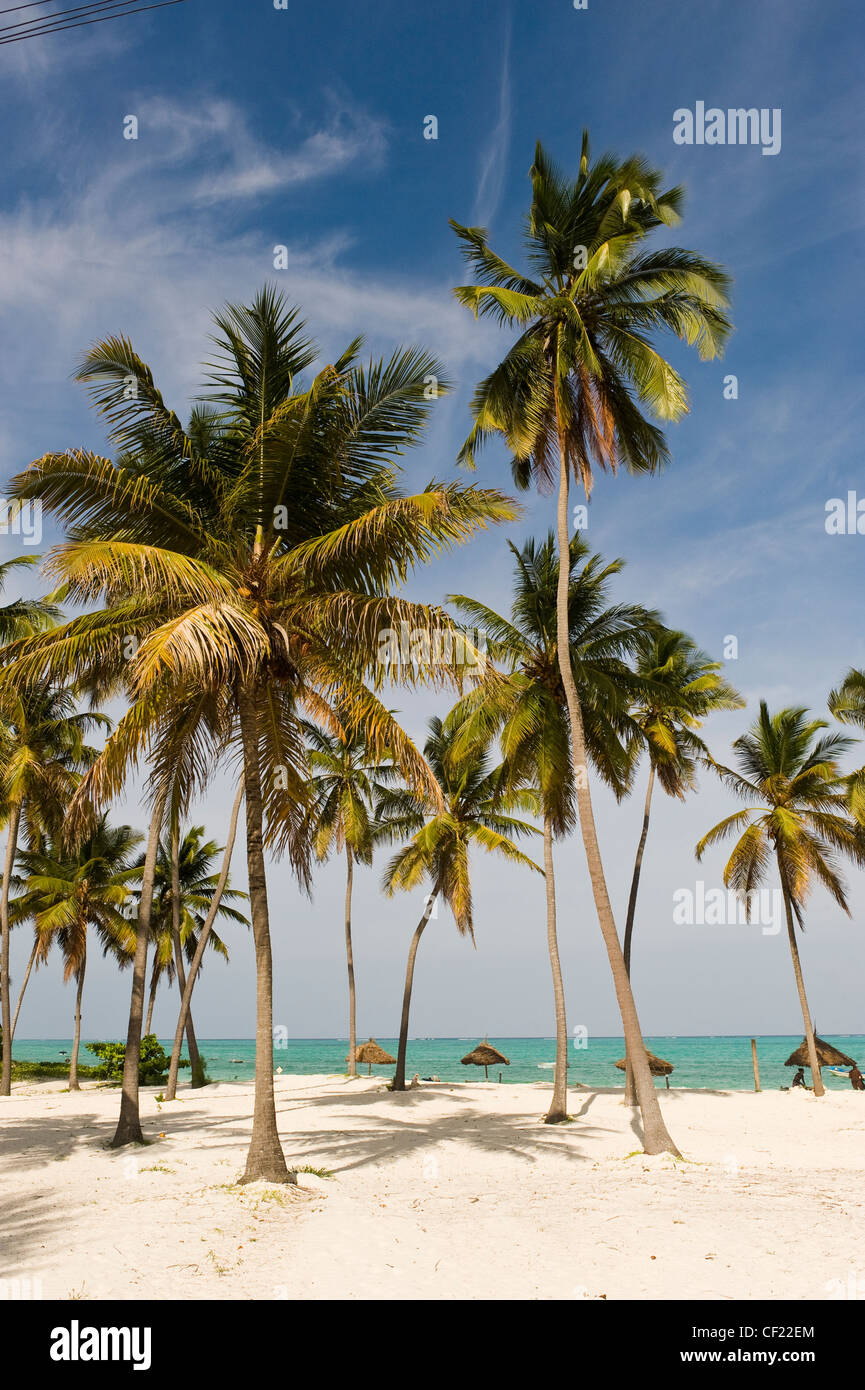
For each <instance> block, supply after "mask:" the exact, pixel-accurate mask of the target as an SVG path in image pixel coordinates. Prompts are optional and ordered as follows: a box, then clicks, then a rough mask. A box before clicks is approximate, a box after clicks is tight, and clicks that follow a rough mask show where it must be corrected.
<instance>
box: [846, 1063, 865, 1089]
mask: <svg viewBox="0 0 865 1390" xmlns="http://www.w3.org/2000/svg"><path fill="white" fill-rule="evenodd" d="M847 1075H848V1076H849V1077H850V1085H851V1086H852V1087H853V1090H854V1091H865V1076H863V1075H862V1073H861V1071H860V1070H859V1068H858V1067H857V1065H856V1063H855V1062H854V1063H853V1065H852V1067H851V1068H850V1070H849V1072H848V1073H847Z"/></svg>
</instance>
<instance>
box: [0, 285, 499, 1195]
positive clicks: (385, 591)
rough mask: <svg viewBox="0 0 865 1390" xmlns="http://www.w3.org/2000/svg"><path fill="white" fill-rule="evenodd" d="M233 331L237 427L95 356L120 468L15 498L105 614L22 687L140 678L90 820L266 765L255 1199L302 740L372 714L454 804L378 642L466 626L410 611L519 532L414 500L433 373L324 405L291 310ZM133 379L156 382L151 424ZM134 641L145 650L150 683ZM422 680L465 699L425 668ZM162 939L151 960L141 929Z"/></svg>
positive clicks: (396, 752)
mask: <svg viewBox="0 0 865 1390" xmlns="http://www.w3.org/2000/svg"><path fill="white" fill-rule="evenodd" d="M216 324H217V330H218V336H217V345H218V346H217V350H218V360H217V362H216V364H215V365H214V367H213V369H212V371H213V375H212V377H211V381H210V384H211V385H212V386H213V387H214V388H215V394H214V395H213V396H212V397H211V399H212V402H213V403H214V404H215V406H216V408H215V409H211V408H209V407H208V408H206V409H200V410H198V411H196V413H195V414H194V416H193V418H192V421H191V423H190V426H189V428H188V429H187V430H184V429H183V428H182V426H181V424H180V422H179V420H178V418H177V416H176V415H174V413H173V412H171V411H169V410H168V409H167V407H166V406H165V405H164V403H163V400H162V397H161V396H160V394H159V392H158V391H157V389H156V387H155V385H154V384H153V376H152V373H151V371H150V369H149V368H148V367H147V366H146V364H144V363H143V362H142V361H141V359H140V358H139V357H138V356H137V355H136V354H135V353H134V351H133V349H132V347H131V345H130V344H129V343H128V342H127V341H126V340H125V339H122V338H115V339H109V340H107V341H106V342H105V343H103V344H101V345H99V346H97V347H96V348H94V349H93V350H92V351H91V352H90V353H89V354H88V356H87V358H86V360H85V362H84V364H83V366H82V368H81V371H80V373H79V375H80V376H81V377H82V379H84V380H87V381H88V382H90V384H91V389H92V392H93V395H94V398H95V400H96V403H97V405H98V407H99V409H100V410H101V411H102V412H103V413H104V414H105V415H106V416H107V418H108V420H109V423H110V427H111V428H110V433H111V438H112V440H113V442H114V443H115V445H116V446H117V448H118V450H119V451H120V452H119V456H118V458H117V459H116V460H114V461H112V460H108V459H104V458H98V457H96V456H94V455H92V454H90V453H88V452H86V451H78V452H74V451H73V452H70V453H65V454H49V455H47V456H46V457H44V458H42V459H40V460H38V461H37V462H36V463H34V464H32V465H31V467H30V468H29V469H28V470H26V471H25V472H24V473H22V474H20V475H18V477H17V478H15V479H13V480H12V483H11V487H10V494H11V496H12V497H13V498H21V499H25V498H31V497H32V498H40V499H41V500H42V502H43V505H44V506H45V507H46V508H47V509H48V510H49V511H51V512H53V513H54V514H56V515H57V516H58V518H59V519H60V520H61V521H62V522H64V523H65V524H66V525H67V528H69V533H70V539H69V541H68V542H67V543H66V544H65V545H64V546H62V547H60V548H59V549H58V550H57V551H56V552H55V553H54V555H53V558H52V559H51V562H50V565H49V570H50V572H51V573H52V574H56V575H57V578H58V579H59V580H60V581H61V582H62V583H64V584H65V585H66V586H67V591H68V594H69V598H70V600H72V601H82V602H83V601H89V602H90V603H93V602H94V601H100V602H101V603H102V605H103V606H102V608H101V609H100V610H99V611H98V612H97V613H95V614H94V613H91V614H88V615H85V616H84V617H81V618H76V619H73V620H72V621H71V622H70V623H69V624H67V625H65V626H64V627H61V628H59V629H58V631H57V632H56V633H55V634H52V635H51V636H49V637H47V638H46V639H45V640H44V641H40V640H34V641H32V642H30V643H26V644H24V645H23V647H22V648H21V650H20V651H19V652H18V653H17V657H16V661H15V665H14V671H15V672H16V673H19V674H20V673H21V672H26V671H31V672H33V673H37V672H43V671H44V670H46V669H48V670H50V671H53V672H55V673H56V672H57V671H58V670H69V671H74V672H76V673H77V672H79V671H81V672H83V673H86V672H88V671H90V672H93V671H94V670H95V671H97V672H99V673H101V676H102V679H103V680H108V679H111V678H116V673H117V671H118V670H119V669H121V668H123V667H124V663H125V674H126V676H127V678H128V680H129V684H130V689H131V693H132V698H133V704H132V707H131V709H130V711H129V713H128V714H127V715H126V716H125V717H124V719H123V720H121V722H120V724H119V725H118V729H117V731H116V733H115V735H114V736H113V738H112V739H111V740H109V742H108V745H107V746H106V749H105V752H104V754H103V757H102V758H101V759H100V762H99V764H98V765H97V767H96V768H94V771H93V775H92V776H91V777H89V778H88V779H87V781H86V784H85V786H84V787H83V788H82V793H81V798H80V800H81V801H82V802H83V800H84V798H91V799H93V800H95V801H96V802H97V803H100V802H102V801H104V800H105V799H107V798H108V797H110V796H111V795H114V794H115V793H116V791H117V790H118V788H119V787H120V786H122V783H123V779H124V777H125V776H126V775H127V772H128V769H129V767H130V765H131V764H132V763H133V762H134V760H135V758H136V757H137V756H138V755H139V754H142V753H144V752H148V751H149V755H150V758H151V766H152V768H153V777H154V779H155V780H154V782H153V786H154V791H156V789H157V788H158V789H159V795H160V796H161V797H162V798H163V806H164V802H165V800H166V799H167V797H168V795H169V790H170V788H171V786H172V785H173V781H174V779H175V777H176V771H175V767H176V760H177V758H178V757H179V756H180V754H181V751H182V750H183V749H185V750H186V752H185V753H184V756H185V758H186V761H187V763H188V766H189V769H190V773H189V777H188V778H187V782H190V781H195V782H196V783H198V784H201V783H202V782H203V781H204V780H205V779H206V777H207V775H208V774H209V773H210V771H211V770H212V767H213V766H214V756H213V752H214V749H217V750H218V751H219V753H220V755H221V754H223V753H225V752H226V751H227V752H230V753H233V754H234V755H235V756H238V755H239V756H240V758H241V759H242V766H243V778H244V790H245V805H246V831H247V867H248V878H249V897H250V907H251V915H252V927H253V937H254V942H255V951H256V976H257V1009H256V1082H255V1107H254V1115H253V1129H252V1137H251V1142H250V1148H249V1153H248V1156H247V1165H246V1171H245V1174H244V1178H245V1180H247V1181H252V1180H255V1179H266V1180H268V1181H274V1182H285V1181H290V1174H289V1172H288V1169H287V1167H286V1163H285V1157H284V1155H283V1152H282V1148H281V1145H280V1140H279V1134H278V1130H277V1123H276V1108H275V1103H274V1089H273V1060H272V1059H273V1054H272V956H271V941H270V920H269V910H268V896H267V882H266V873H265V845H266V843H267V844H268V845H269V846H270V847H271V849H272V850H273V851H274V852H283V851H287V852H288V854H289V856H290V858H291V863H292V866H293V868H294V871H295V873H296V875H297V876H298V878H299V879H300V880H301V882H305V881H306V880H307V878H308V871H309V855H310V847H309V844H308V841H307V840H306V839H305V837H304V835H303V833H302V832H303V827H304V826H305V824H306V802H307V781H306V776H307V769H306V760H305V745H304V739H303V734H302V727H301V718H302V717H305V718H311V719H314V720H315V721H316V722H317V723H318V724H320V725H321V726H322V727H331V728H333V727H334V726H335V717H334V714H333V706H334V703H339V704H340V705H343V706H348V707H349V708H350V709H351V711H352V720H353V722H354V723H355V724H356V725H357V726H358V727H360V728H362V729H363V731H364V737H365V738H366V740H367V742H368V744H369V746H370V748H371V750H372V751H373V753H374V755H376V756H378V755H380V754H383V752H384V750H386V749H387V750H390V752H391V754H392V756H393V758H394V761H396V762H397V763H398V764H399V766H400V769H401V772H402V775H403V776H405V777H407V778H408V779H409V781H410V782H411V783H412V784H413V785H414V786H415V787H416V788H418V789H419V790H420V789H422V788H426V789H428V790H429V791H431V792H432V791H434V779H432V777H431V774H430V772H429V769H428V768H427V766H426V763H425V762H424V760H423V758H422V757H421V755H420V753H419V752H418V750H416V749H415V748H414V746H413V744H412V743H411V740H410V739H408V738H407V736H406V735H405V734H404V732H403V731H402V730H401V729H400V728H399V725H398V724H397V723H396V721H395V720H394V719H393V717H392V716H391V714H390V713H389V711H388V710H387V709H386V708H385V707H384V706H383V705H382V703H381V701H380V700H379V699H378V698H377V696H376V694H375V692H374V689H372V688H371V687H372V686H373V685H374V684H375V683H377V682H378V681H380V680H381V679H382V677H383V671H382V668H381V666H380V664H379V660H378V654H379V645H378V641H377V638H378V634H380V633H381V632H382V631H383V630H391V629H396V630H399V629H400V625H401V623H403V622H405V623H406V624H407V625H408V627H409V628H410V629H412V630H422V631H423V632H424V633H425V634H427V635H428V636H431V635H432V634H434V633H435V632H436V631H437V630H439V629H440V628H442V627H447V626H449V620H448V619H447V616H446V615H445V614H443V613H442V612H441V610H439V609H436V608H431V607H429V606H427V605H421V604H415V603H411V602H409V601H407V600H405V599H401V598H398V597H396V596H395V594H394V589H395V588H396V586H397V585H398V584H400V583H402V582H403V581H404V580H405V578H406V577H407V575H408V573H409V572H410V571H411V569H412V568H413V567H414V566H415V565H417V564H419V563H425V562H426V561H427V560H429V559H430V558H432V557H433V556H434V555H437V554H440V553H442V552H443V551H446V550H448V549H449V548H450V547H451V546H453V545H456V544H458V543H461V542H463V541H465V540H467V539H468V538H469V537H471V536H472V535H474V534H475V533H476V532H477V531H479V530H481V529H484V528H485V527H487V526H488V525H490V524H492V523H496V522H500V521H505V520H507V519H508V518H509V517H511V516H513V514H514V509H513V506H512V504H511V503H510V501H509V500H508V499H507V498H505V497H504V496H503V495H502V494H501V493H499V492H497V491H495V490H489V489H478V488H470V487H463V486H461V485H457V484H449V485H442V484H437V483H431V484H429V485H428V486H427V487H426V488H425V489H424V490H423V492H421V493H419V494H417V495H415V496H405V495H404V494H402V493H401V491H400V490H399V487H398V484H397V469H396V465H395V459H396V457H397V456H398V455H399V454H400V453H401V452H402V451H404V450H405V449H406V448H407V447H409V446H410V445H411V444H413V443H414V442H415V441H416V440H417V438H418V437H419V435H420V432H421V430H422V428H423V426H424V423H425V421H426V417H427V414H428V411H429V409H430V408H431V406H430V400H429V398H428V397H429V393H428V378H429V377H430V375H434V376H435V377H436V378H437V379H438V381H439V384H440V387H441V386H442V385H443V384H445V380H446V379H445V374H444V372H443V371H442V369H441V367H440V366H439V365H438V364H437V363H436V362H435V360H434V359H432V358H430V357H429V356H428V355H427V354H426V353H424V352H422V351H420V350H416V349H412V350H403V351H399V352H397V353H395V354H394V356H393V357H392V358H391V359H390V360H389V361H387V362H379V363H372V364H371V365H370V366H369V367H368V368H364V367H363V366H361V365H360V363H359V361H358V358H357V353H358V349H359V341H358V342H355V343H352V344H351V345H350V346H349V348H348V349H347V350H346V352H345V353H344V354H343V355H342V356H341V357H340V358H338V359H337V360H336V361H335V362H334V363H332V364H331V365H328V366H326V367H324V368H323V369H322V370H320V371H319V372H318V374H317V375H316V376H315V377H314V378H313V379H312V381H311V382H310V383H309V384H307V385H302V384H301V381H300V378H301V376H302V374H303V373H304V372H305V370H306V369H307V368H308V367H310V365H311V363H312V362H313V360H314V357H315V350H314V348H313V347H312V346H311V344H310V343H309V341H308V339H307V337H306V330H305V326H304V324H303V323H302V321H301V320H300V318H299V316H298V313H297V311H296V310H293V309H289V308H288V307H287V306H286V305H285V303H284V301H283V300H282V298H281V296H279V295H277V294H275V293H273V292H271V291H268V290H266V291H263V292H262V293H261V294H259V295H258V296H257V298H256V300H255V302H254V303H253V304H252V305H251V306H249V307H245V306H229V307H228V308H227V309H226V310H225V311H224V312H222V313H221V314H219V315H217V316H216ZM130 373H131V374H133V375H134V376H135V377H136V380H137V381H138V394H137V397H136V398H135V399H132V400H129V399H127V396H128V394H129V393H128V391H127V388H126V385H125V383H126V382H127V381H128V377H129V375H130ZM130 634H132V635H135V636H137V637H138V638H140V643H139V645H138V647H137V650H136V652H135V654H134V655H133V656H132V658H131V660H126V657H127V656H128V652H127V651H126V650H125V647H124V643H125V641H126V640H127V639H128V637H129V635H130ZM398 674H400V676H401V678H402V679H404V680H410V679H412V678H415V679H430V678H439V679H444V678H445V677H446V675H447V673H446V671H444V670H443V669H437V670H436V671H434V672H432V673H431V672H430V671H429V668H428V667H425V668H424V669H423V670H422V671H420V672H417V671H413V669H412V667H411V666H410V665H406V667H405V669H403V670H402V671H401V672H399V673H398ZM6 678H7V679H10V678H11V676H10V674H9V673H7V677H6ZM167 702H170V703H171V704H172V705H173V706H174V707H175V709H181V710H183V711H184V718H183V721H181V724H182V727H181V724H179V723H178V717H177V715H176V714H173V715H172V718H171V721H170V723H169V724H166V722H165V721H166V707H167ZM154 740H156V741H157V742H160V747H159V749H158V750H157V751H156V752H154V751H153V749H152V747H151V745H152V744H153V743H154ZM157 809H158V808H157ZM156 820H157V817H156V812H154V820H153V821H152V822H151V837H150V841H149V845H148V863H149V864H155V857H156V843H157V840H158V834H159V833H160V830H161V824H160V825H159V826H158V827H157V826H156ZM142 888H143V890H146V888H147V878H146V876H145V879H144V880H143V884H142ZM145 911H148V912H149V900H148V898H147V895H146V892H145V891H143V893H142V912H143V913H144V912H145ZM139 925H140V927H141V928H142V930H141V933H140V935H141V936H144V934H145V932H144V927H145V926H146V923H144V924H142V919H141V916H140V917H139ZM145 965H146V941H144V942H143V943H142V942H139V949H138V951H137V953H136V961H135V966H134V970H133V1002H132V1006H131V1009H130V1030H129V1035H128V1036H129V1039H130V1043H135V1046H134V1047H132V1046H129V1047H128V1048H127V1068H128V1070H129V1076H128V1087H127V1081H126V1080H125V1081H124V1097H126V1098H127V1101H126V1102H124V1105H123V1106H122V1108H121V1122H120V1123H119V1124H118V1131H117V1133H116V1135H115V1140H114V1142H115V1144H121V1143H126V1142H131V1141H134V1140H135V1139H136V1138H138V1137H139V1136H140V1121H139V1119H138V1115H137V1089H136V1084H137V1083H136V1079H135V1074H134V1073H133V1070H132V1064H133V1061H134V1059H135V1057H137V1043H136V1042H135V1033H136V1029H137V1032H138V1034H140V1023H141V1015H142V1013H143V996H144V970H145ZM136 1020H137V1023H136ZM124 1107H125V1108H124Z"/></svg>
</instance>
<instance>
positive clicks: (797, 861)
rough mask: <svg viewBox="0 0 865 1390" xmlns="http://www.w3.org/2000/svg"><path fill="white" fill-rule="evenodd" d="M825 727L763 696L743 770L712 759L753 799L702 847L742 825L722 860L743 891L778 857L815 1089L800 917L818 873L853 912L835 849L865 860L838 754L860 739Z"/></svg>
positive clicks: (745, 743) (738, 791) (739, 751)
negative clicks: (774, 708)
mask: <svg viewBox="0 0 865 1390" xmlns="http://www.w3.org/2000/svg"><path fill="white" fill-rule="evenodd" d="M826 727H827V724H826V721H825V720H823V719H809V717H808V711H807V710H805V709H782V710H780V711H779V713H778V714H775V715H770V713H769V709H768V706H767V704H766V702H765V700H761V701H760V715H759V718H758V719H757V720H756V722H755V723H754V725H753V726H752V727H751V729H750V730H749V732H748V733H747V734H743V735H742V737H741V738H738V739H736V742H735V743H734V744H733V748H734V749H735V751H736V755H737V762H738V765H739V768H740V769H741V771H739V772H737V771H733V770H731V769H730V768H727V767H723V766H721V765H720V764H717V763H715V764H713V765H714V767H715V770H716V771H717V772H718V773H719V775H720V776H721V779H722V781H723V782H724V783H725V784H726V785H727V786H728V787H729V788H730V790H731V791H733V792H734V793H735V795H736V796H738V797H739V798H740V800H742V801H746V802H748V803H749V804H748V805H747V807H746V809H745V810H744V811H736V812H735V814H734V815H732V816H727V817H726V818H725V819H724V820H722V821H720V822H719V823H718V825H716V826H714V828H713V829H712V830H710V831H709V833H708V834H707V835H704V836H703V838H702V840H701V841H700V843H699V844H698V845H697V850H696V853H697V858H698V859H701V858H702V856H703V854H704V853H705V851H706V850H707V849H708V848H710V846H712V845H715V844H718V843H719V842H720V841H722V840H725V839H727V838H728V837H729V836H731V835H734V834H739V832H741V834H740V837H739V839H738V840H737V841H736V844H735V845H734V847H733V852H732V854H731V855H730V858H729V860H728V861H727V864H726V866H725V868H724V883H725V885H726V886H727V887H728V888H734V889H735V890H736V891H737V892H738V893H740V894H743V895H744V894H747V893H751V892H753V891H754V890H755V889H757V888H759V886H760V884H761V883H763V882H764V881H765V878H766V875H767V873H768V872H769V867H770V864H771V863H772V861H773V860H774V862H775V865H776V867H777V870H778V875H779V878H780V881H781V893H782V895H783V899H784V911H785V915H786V919H787V939H788V941H789V943H790V955H791V957H792V960H793V973H794V975H795V977H796V989H797V991H798V994H799V1003H800V1005H801V1009H802V1021H803V1023H804V1026H805V1038H806V1041H807V1044H808V1065H809V1066H810V1068H811V1074H812V1077H813V1080H814V1094H815V1095H816V1096H822V1095H823V1082H822V1079H821V1076H820V1063H819V1060H818V1058H817V1049H816V1047H815V1044H814V1028H813V1025H812V1022H811V1012H810V1010H809V1008H808V1000H807V997H806V994H805V982H804V979H803V977H802V966H801V963H800V961H799V948H798V946H797V944H796V933H795V928H794V917H795V920H796V922H798V924H799V926H800V927H802V925H803V921H804V907H805V901H806V899H807V896H808V893H809V891H810V889H811V886H812V884H813V882H814V881H815V880H816V881H817V882H818V883H821V884H822V885H823V887H824V888H826V889H827V890H828V892H829V893H830V894H831V896H832V897H833V898H834V899H835V901H836V902H837V903H838V904H839V905H840V906H841V907H843V909H844V911H845V912H847V914H848V916H849V908H848V906H847V897H846V890H845V886H844V882H843V880H842V879H841V877H840V876H839V873H838V870H837V865H836V857H837V856H838V855H839V854H840V855H845V856H846V857H848V858H850V859H852V860H853V861H854V862H855V863H857V864H863V863H865V835H863V832H862V829H861V827H860V826H859V825H858V824H857V823H856V821H855V820H854V819H853V818H852V817H851V816H850V814H849V812H848V808H847V796H846V779H845V777H844V775H843V773H842V771H841V768H840V766H839V761H838V760H839V758H840V757H841V755H842V754H843V753H844V752H845V751H846V750H847V749H848V748H849V747H850V746H851V744H852V743H853V742H854V740H853V739H850V738H845V737H844V736H843V735H841V734H828V735H827V734H822V733H821V730H822V729H825V728H826Z"/></svg>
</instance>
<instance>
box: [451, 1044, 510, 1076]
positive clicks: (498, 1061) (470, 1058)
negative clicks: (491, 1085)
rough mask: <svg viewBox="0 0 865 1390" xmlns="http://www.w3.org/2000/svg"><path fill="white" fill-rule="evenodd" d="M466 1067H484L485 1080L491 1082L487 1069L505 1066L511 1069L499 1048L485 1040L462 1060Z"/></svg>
mask: <svg viewBox="0 0 865 1390" xmlns="http://www.w3.org/2000/svg"><path fill="white" fill-rule="evenodd" d="M461 1060H462V1064H463V1066H464V1067H483V1069H484V1080H486V1081H489V1079H490V1074H489V1072H488V1071H487V1067H494V1066H500V1067H501V1066H505V1067H509V1066H510V1062H509V1061H508V1059H507V1057H506V1056H505V1054H504V1053H503V1052H499V1050H498V1048H497V1047H492V1046H491V1045H490V1044H489V1043H488V1042H487V1040H486V1038H484V1040H483V1042H481V1043H478V1045H477V1047H476V1048H475V1049H474V1051H473V1052H468V1053H466V1055H465V1057H463V1058H462V1059H461Z"/></svg>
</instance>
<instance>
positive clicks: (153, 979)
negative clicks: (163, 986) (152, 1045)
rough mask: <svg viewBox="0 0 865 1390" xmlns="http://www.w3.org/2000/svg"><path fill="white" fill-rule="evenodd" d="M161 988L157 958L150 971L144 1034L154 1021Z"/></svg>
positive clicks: (145, 1034)
mask: <svg viewBox="0 0 865 1390" xmlns="http://www.w3.org/2000/svg"><path fill="white" fill-rule="evenodd" d="M158 988H159V970H158V967H157V963H156V960H155V959H154V961H153V969H152V970H151V972H150V994H149V995H148V998H147V1018H146V1019H145V1020H144V1036H145V1037H147V1035H148V1034H149V1032H150V1028H151V1024H152V1023H153V1009H154V1005H155V1004H156V991H157V989H158Z"/></svg>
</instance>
